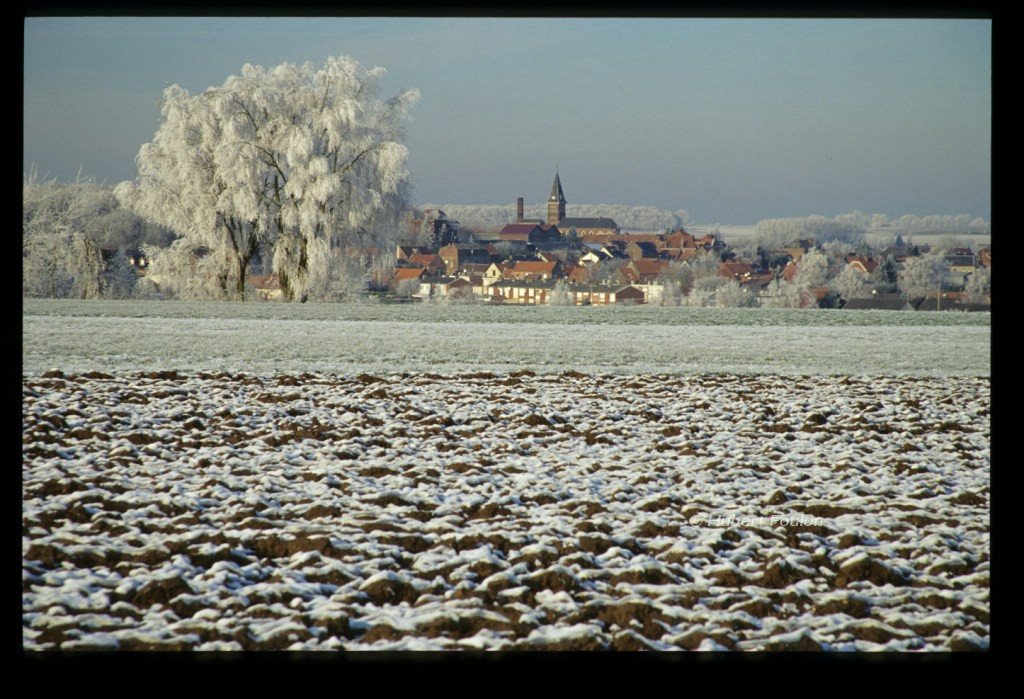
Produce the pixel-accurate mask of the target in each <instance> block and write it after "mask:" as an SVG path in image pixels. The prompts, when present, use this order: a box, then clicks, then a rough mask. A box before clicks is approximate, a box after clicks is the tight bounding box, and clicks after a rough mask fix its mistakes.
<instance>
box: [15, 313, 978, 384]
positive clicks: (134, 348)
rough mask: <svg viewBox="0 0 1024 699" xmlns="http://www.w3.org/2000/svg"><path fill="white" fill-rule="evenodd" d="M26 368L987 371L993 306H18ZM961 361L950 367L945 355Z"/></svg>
mask: <svg viewBox="0 0 1024 699" xmlns="http://www.w3.org/2000/svg"><path fill="white" fill-rule="evenodd" d="M23 330H24V337H23V349H24V363H23V370H24V371H25V372H26V373H28V374H38V373H41V372H43V371H45V370H47V369H50V368H52V367H59V368H61V369H64V370H68V371H84V370H89V369H106V370H120V369H139V370H141V369H152V368H166V369H181V370H189V369H204V370H212V371H216V370H227V371H352V372H359V371H401V370H407V371H437V372H441V373H458V372H460V371H464V370H466V369H467V368H475V369H482V370H491V371H506V370H513V369H523V368H525V369H531V370H534V371H545V372H550V371H561V370H563V369H577V370H580V371H613V372H616V373H633V372H641V373H691V372H695V371H708V370H714V371H730V372H740V373H784V374H918V375H937V374H959V375H987V374H988V372H989V353H990V349H989V346H990V338H991V330H990V319H989V316H988V314H965V313H936V312H895V311H893V312H886V311H877V312H871V311H865V312H860V311H858V312H851V311H845V312H844V311H808V310H785V309H699V308H656V307H647V306H639V307H605V308H600V307H592V308H558V307H554V308H552V307H539V308H532V307H491V306H480V305H434V304H423V305H381V304H279V303H250V304H231V303H181V302H140V301H127V302H116V301H99V302H82V301H53V300H32V299H29V300H26V301H25V307H24V315H23ZM954 359H955V361H954Z"/></svg>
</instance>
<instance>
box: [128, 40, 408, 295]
mask: <svg viewBox="0 0 1024 699" xmlns="http://www.w3.org/2000/svg"><path fill="white" fill-rule="evenodd" d="M384 73H385V71H384V69H383V68H373V69H371V70H366V69H363V68H362V67H360V65H359V64H358V63H357V62H356V61H354V60H353V59H351V58H347V57H342V58H333V57H332V58H328V59H327V62H326V64H325V65H324V66H322V67H319V68H318V67H315V66H313V65H312V64H310V63H306V64H303V65H294V64H290V63H284V64H282V65H279V66H277V67H274V68H271V69H269V70H267V69H264V68H262V67H260V66H252V65H248V64H246V65H245V66H243V68H242V74H241V75H232V76H231V77H229V78H228V79H227V80H226V81H225V82H224V84H223V85H222V86H220V87H212V88H209V89H207V90H206V91H205V92H203V93H201V94H198V95H190V94H189V93H188V92H187V91H185V90H183V89H182V88H180V87H178V86H177V85H172V86H171V87H169V88H167V89H166V90H165V91H164V96H163V102H162V106H161V111H162V114H163V123H162V124H161V126H160V128H159V130H158V131H157V133H156V136H155V137H154V140H153V141H152V142H151V143H148V144H146V145H144V146H143V147H142V149H141V150H140V151H139V155H138V158H137V162H138V169H139V171H138V176H137V178H136V180H135V181H134V182H124V183H122V184H120V185H119V186H118V187H117V190H116V193H117V195H118V198H119V199H120V200H121V201H122V203H123V204H125V205H126V206H128V207H130V208H131V209H133V210H134V211H136V212H138V213H139V214H141V215H143V216H145V217H146V218H148V219H150V220H153V221H156V222H157V223H160V224H162V225H166V226H168V227H170V228H173V229H174V230H176V231H178V233H179V234H180V235H181V236H182V238H183V239H185V241H186V242H183V243H182V244H181V245H180V246H179V247H181V248H182V251H183V254H193V253H194V251H195V249H196V248H197V247H201V248H205V249H207V250H209V251H210V255H211V256H212V258H213V259H214V260H215V261H216V262H217V263H218V267H217V269H218V270H219V274H218V280H217V284H218V285H219V286H220V288H222V289H223V290H224V292H225V293H226V294H232V293H233V295H235V296H236V297H241V296H242V295H243V294H244V289H245V275H246V272H247V270H248V267H249V264H250V263H251V262H252V260H253V258H254V257H255V256H256V255H257V253H259V254H261V255H263V256H264V257H265V258H269V259H270V260H272V267H273V271H274V272H276V273H277V275H278V278H279V280H280V283H281V285H282V289H283V291H284V294H285V297H286V298H288V299H290V300H294V299H301V300H305V299H306V298H307V297H308V295H309V294H310V292H311V291H313V292H314V293H316V291H317V290H318V289H327V288H329V287H330V286H331V285H332V275H335V273H334V272H333V271H332V265H333V264H334V262H335V261H336V260H337V257H338V256H337V254H336V251H337V250H345V249H355V248H358V249H365V248H366V247H368V246H375V247H377V248H378V249H390V248H391V245H392V243H393V242H394V240H395V239H396V237H397V231H398V217H399V214H400V211H401V208H402V206H403V201H402V200H403V198H404V197H403V195H404V193H405V192H406V191H407V188H406V186H405V185H406V183H407V179H408V172H407V171H406V169H405V162H406V157H407V154H408V151H407V149H406V147H405V146H404V145H403V144H402V140H403V138H404V133H403V127H404V121H405V119H406V117H407V115H408V111H409V109H410V108H411V106H412V105H413V104H414V103H415V101H416V100H417V99H418V97H419V93H418V91H416V90H405V91H402V92H400V93H399V94H398V95H396V96H395V97H392V98H391V99H388V100H381V99H380V98H379V96H378V95H379V92H380V82H381V80H382V78H383V76H384Z"/></svg>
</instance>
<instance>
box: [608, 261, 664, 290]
mask: <svg viewBox="0 0 1024 699" xmlns="http://www.w3.org/2000/svg"><path fill="white" fill-rule="evenodd" d="M668 269H669V267H668V260H650V259H644V258H641V259H637V260H630V261H629V262H628V263H626V264H625V265H623V266H622V268H621V269H619V276H620V277H621V278H622V280H623V281H624V282H625V283H626V284H651V283H653V282H655V281H657V279H658V278H659V277H661V276H662V275H663V274H665V273H666V272H668Z"/></svg>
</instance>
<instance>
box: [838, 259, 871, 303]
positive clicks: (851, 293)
mask: <svg viewBox="0 0 1024 699" xmlns="http://www.w3.org/2000/svg"><path fill="white" fill-rule="evenodd" d="M865 276H866V275H865V274H864V273H863V272H861V271H860V270H859V269H857V268H856V267H853V266H851V265H847V266H846V268H845V269H843V271H842V272H840V273H839V274H838V275H837V276H836V278H835V279H833V280H832V284H831V286H830V288H831V289H832V290H833V291H835V292H836V293H838V294H839V295H840V296H842V297H843V298H844V299H855V298H860V297H862V296H864V295H865V291H866V289H867V279H865Z"/></svg>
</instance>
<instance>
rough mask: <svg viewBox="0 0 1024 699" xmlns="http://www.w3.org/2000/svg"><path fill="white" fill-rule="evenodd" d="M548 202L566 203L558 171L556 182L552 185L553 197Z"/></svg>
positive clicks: (556, 172)
mask: <svg viewBox="0 0 1024 699" xmlns="http://www.w3.org/2000/svg"><path fill="white" fill-rule="evenodd" d="M548 201H557V202H561V203H563V204H564V203H565V195H564V194H563V193H562V182H561V180H559V179H558V170H555V181H554V183H553V184H552V185H551V196H550V197H548Z"/></svg>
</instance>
